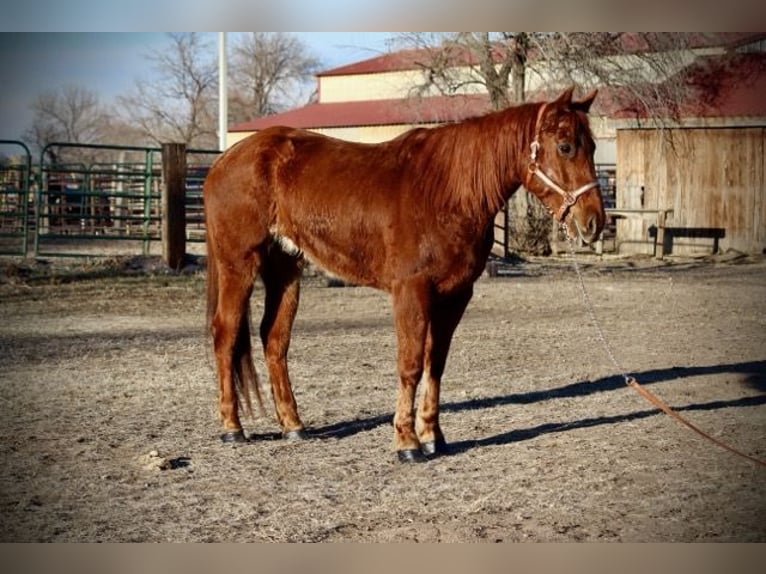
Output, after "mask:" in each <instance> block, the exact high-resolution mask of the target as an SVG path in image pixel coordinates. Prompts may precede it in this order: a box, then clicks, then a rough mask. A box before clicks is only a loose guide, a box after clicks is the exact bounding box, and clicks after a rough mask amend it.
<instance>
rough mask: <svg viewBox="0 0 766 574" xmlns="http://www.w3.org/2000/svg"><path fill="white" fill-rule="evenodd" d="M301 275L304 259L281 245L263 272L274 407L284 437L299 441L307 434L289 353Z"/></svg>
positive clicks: (265, 335) (265, 334) (264, 339)
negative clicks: (290, 372) (283, 249)
mask: <svg viewBox="0 0 766 574" xmlns="http://www.w3.org/2000/svg"><path fill="white" fill-rule="evenodd" d="M301 272H302V261H301V259H300V258H298V257H295V256H293V255H290V254H287V253H285V252H284V251H282V250H281V249H280V248H279V246H278V245H277V244H274V245H272V246H271V248H270V249H269V252H268V254H267V255H266V258H265V260H264V262H263V267H262V269H261V277H262V279H263V284H264V287H265V289H266V301H265V308H264V312H263V320H262V321H261V341H262V342H263V352H264V356H265V358H266V366H267V368H268V370H269V380H270V382H271V391H272V396H273V398H274V407H275V409H276V413H277V418H278V419H279V424H280V425H281V427H282V434H283V436H285V437H286V438H299V439H300V438H306V433H305V431H304V430H303V423H302V422H301V419H300V417H299V416H298V406H297V404H296V402H295V397H294V395H293V390H292V385H291V384H290V376H289V374H288V371H287V351H288V349H289V347H290V336H291V334H292V327H293V321H294V320H295V313H296V312H297V310H298V300H299V297H300V277H301Z"/></svg>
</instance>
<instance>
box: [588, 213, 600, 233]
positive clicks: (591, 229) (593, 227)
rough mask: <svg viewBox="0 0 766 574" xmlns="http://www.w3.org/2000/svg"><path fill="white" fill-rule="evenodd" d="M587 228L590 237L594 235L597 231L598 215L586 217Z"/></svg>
mask: <svg viewBox="0 0 766 574" xmlns="http://www.w3.org/2000/svg"><path fill="white" fill-rule="evenodd" d="M587 229H588V235H590V236H591V237H594V236H595V235H596V233H597V232H598V217H596V216H595V215H591V216H590V217H589V218H588V225H587Z"/></svg>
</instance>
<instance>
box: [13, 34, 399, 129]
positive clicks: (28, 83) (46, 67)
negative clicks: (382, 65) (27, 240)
mask: <svg viewBox="0 0 766 574" xmlns="http://www.w3.org/2000/svg"><path fill="white" fill-rule="evenodd" d="M206 34H207V35H208V36H209V37H210V46H211V50H214V51H215V53H217V38H218V34H217V33H215V32H211V33H206ZM294 34H295V35H296V36H298V37H299V38H301V39H302V40H303V41H304V43H305V44H306V46H307V47H308V49H309V50H310V51H311V52H312V53H313V54H314V55H315V56H316V57H317V58H319V60H320V61H321V62H322V63H323V66H322V67H323V69H329V68H334V67H336V66H340V65H343V64H348V63H351V62H355V61H358V60H362V59H365V58H370V57H373V56H375V55H377V54H379V53H381V52H385V51H386V50H387V48H388V42H387V40H389V39H390V38H391V37H392V36H393V35H394V33H393V32H295V33H294ZM232 40H233V37H232V33H227V44H228V45H229V46H230V45H231V42H232ZM169 43H170V39H169V36H168V35H167V34H166V33H162V32H106V33H101V32H97V33H96V32H94V33H60V32H59V33H8V32H3V33H0V70H2V71H3V72H2V75H1V76H0V78H2V79H0V140H2V139H9V140H17V139H22V140H23V139H24V138H23V134H24V131H25V130H26V129H27V128H28V127H29V126H30V125H31V123H32V117H33V114H32V111H31V109H30V104H31V103H32V101H33V100H34V99H35V97H36V96H38V95H39V94H41V93H43V92H46V91H51V90H57V89H60V88H61V87H63V86H65V85H67V84H74V85H77V86H82V87H85V88H87V89H89V90H91V91H93V92H94V93H96V94H97V95H98V96H99V99H100V100H101V101H102V102H103V103H105V104H110V103H112V102H113V101H114V100H115V99H116V97H117V96H118V95H120V94H124V93H126V92H129V91H130V90H131V89H132V88H133V86H134V85H135V82H136V80H137V79H139V78H141V79H151V74H152V69H151V64H150V62H149V61H148V60H147V55H148V54H150V53H151V52H153V51H156V50H162V49H163V48H164V47H166V46H168V45H169Z"/></svg>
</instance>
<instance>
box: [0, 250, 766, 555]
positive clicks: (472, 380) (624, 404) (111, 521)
mask: <svg viewBox="0 0 766 574" xmlns="http://www.w3.org/2000/svg"><path fill="white" fill-rule="evenodd" d="M118 263H119V264H117V265H115V264H114V262H112V265H111V267H110V266H109V265H104V264H100V265H91V266H89V265H84V264H81V265H80V266H78V267H77V268H67V269H62V268H59V269H50V267H55V265H51V264H48V265H46V264H41V263H37V264H33V263H23V264H17V263H12V262H11V263H9V262H7V261H6V262H5V263H3V265H2V279H0V317H2V319H1V320H0V409H2V416H1V417H0V437H1V438H0V456H1V457H2V466H1V467H0V516H2V525H1V526H0V541H3V542H11V541H58V542H69V541H123V542H124V541H379V542H382V541H466V542H473V541H487V542H492V541H626V542H627V541H632V542H636V541H676V542H680V541H689V542H691V541H739V542H745V541H758V542H766V468H764V467H763V466H758V465H756V464H753V463H752V462H749V461H747V460H744V459H741V458H738V457H736V456H734V455H732V454H730V453H729V452H727V451H725V450H722V449H720V448H718V447H716V446H714V445H712V444H710V443H708V442H706V441H705V440H703V439H701V438H700V437H698V436H697V435H695V434H693V433H692V432H690V431H689V430H688V429H686V428H685V427H682V426H681V425H679V424H678V423H676V422H674V421H673V420H672V419H670V418H669V417H667V416H665V415H663V414H661V413H659V412H658V411H657V410H656V409H655V408H653V407H652V406H651V405H649V404H648V403H647V402H645V400H644V399H643V398H642V397H640V396H639V395H638V394H637V393H635V392H634V391H633V390H632V389H630V388H628V387H626V386H625V385H624V382H623V380H622V378H621V377H620V376H619V373H620V370H621V369H624V370H625V371H627V372H629V373H631V374H634V375H635V376H636V377H637V379H638V380H639V381H640V382H642V383H643V384H644V385H645V386H646V387H647V388H649V389H650V390H651V391H653V392H654V393H656V394H657V395H659V396H660V397H662V398H663V399H664V400H666V401H667V402H668V403H670V404H671V405H673V406H674V407H675V408H677V409H678V410H679V411H680V412H681V413H682V414H683V415H684V416H686V417H688V418H689V419H690V420H692V421H693V422H694V423H695V424H697V425H698V426H700V427H702V428H703V429H705V430H706V431H707V432H709V433H710V434H712V435H714V436H716V437H717V438H720V439H722V440H725V441H727V442H730V443H731V444H732V445H734V446H736V447H737V448H739V449H742V450H744V451H746V452H748V453H750V454H752V455H755V456H758V457H760V458H762V459H763V458H766V406H764V404H765V403H766V262H765V261H764V259H763V258H761V257H729V258H727V257H719V258H714V259H706V260H676V261H672V262H669V263H664V264H658V263H657V262H655V261H653V260H625V259H614V260H608V261H603V262H596V261H595V260H584V261H583V262H582V267H583V270H584V282H585V285H586V288H587V291H588V293H589V295H590V298H591V299H592V301H593V303H594V309H595V319H596V321H597V322H598V325H599V326H600V327H601V329H602V330H603V332H604V335H605V336H606V339H607V340H608V342H609V344H610V345H611V348H612V349H613V352H614V357H615V359H616V361H617V362H618V363H619V364H620V365H621V368H619V369H618V368H617V367H615V365H614V364H613V363H612V361H611V359H610V358H609V356H608V354H607V352H605V350H604V346H603V343H602V341H601V339H600V337H599V335H598V329H597V328H596V325H595V324H594V321H593V316H592V315H591V314H590V313H589V311H588V310H587V307H586V305H585V304H584V302H583V297H582V293H581V290H580V287H579V283H578V280H577V276H576V275H575V274H574V273H573V271H572V269H571V266H570V264H569V263H568V262H567V261H566V259H562V260H547V261H546V260H538V261H532V262H527V263H524V264H520V265H517V266H513V267H508V268H504V269H502V270H501V271H502V273H501V276H500V277H498V278H488V277H484V278H482V279H480V280H479V282H478V283H477V285H476V291H475V293H476V294H475V297H474V300H473V301H472V303H471V305H470V306H469V308H468V311H467V313H466V316H465V318H464V320H463V322H462V323H461V325H460V327H459V329H458V331H457V333H456V336H455V341H454V344H453V350H452V353H451V355H450V360H449V363H448V369H447V374H446V376H445V381H444V385H443V394H442V404H443V415H442V425H443V428H444V431H445V434H446V435H447V440H448V441H449V442H450V446H451V450H450V453H449V454H448V455H446V456H443V457H440V458H437V459H435V460H433V461H430V462H428V463H426V464H421V465H402V464H400V463H398V462H396V458H395V455H394V453H393V451H392V428H391V424H390V423H391V417H392V414H393V406H394V401H395V359H394V357H395V349H396V345H395V340H394V337H393V329H392V320H391V316H390V311H389V306H390V304H389V300H388V298H387V296H386V295H385V294H383V293H380V292H376V291H373V290H369V289H364V288H357V287H340V288H329V287H326V286H325V283H324V282H323V281H321V280H319V279H311V278H309V279H308V280H307V281H305V283H304V287H303V291H302V301H301V309H300V311H299V315H298V320H297V321H296V329H295V335H294V338H293V345H292V347H291V355H290V358H291V373H292V377H293V380H294V386H295V390H296V396H297V400H298V404H299V407H300V409H301V414H302V416H303V419H304V422H305V423H306V424H307V425H308V426H309V428H310V430H311V432H312V436H313V439H312V440H309V441H305V442H286V441H283V440H279V439H278V438H277V435H276V432H277V430H278V429H277V427H276V425H275V423H274V421H273V414H272V413H271V411H269V412H268V416H267V417H262V416H258V417H257V418H256V419H255V420H250V421H247V423H246V424H247V429H246V430H247V432H248V434H251V435H252V437H253V440H252V441H251V442H249V443H247V444H243V445H238V446H229V445H223V444H221V443H220V442H219V440H218V438H217V436H218V432H219V429H218V421H217V415H216V393H217V391H216V385H215V381H214V373H213V365H212V357H211V351H210V348H209V345H208V341H207V339H206V337H205V334H204V327H203V315H204V309H203V289H204V274H203V273H202V272H199V271H197V272H193V271H194V269H192V270H190V271H192V272H189V273H185V274H179V275H176V274H167V273H163V272H162V270H161V269H159V268H153V269H147V268H146V265H145V264H144V263H141V262H138V263H136V262H135V261H133V262H130V261H127V262H125V261H122V262H118ZM260 295H261V292H260V290H256V293H255V295H254V298H253V303H252V304H253V310H254V314H255V315H256V316H257V315H258V313H259V310H260V309H262V301H261V297H260ZM259 370H260V372H261V374H262V375H263V372H264V370H263V368H262V366H260V365H259ZM262 382H263V383H264V384H266V381H265V380H264V381H262Z"/></svg>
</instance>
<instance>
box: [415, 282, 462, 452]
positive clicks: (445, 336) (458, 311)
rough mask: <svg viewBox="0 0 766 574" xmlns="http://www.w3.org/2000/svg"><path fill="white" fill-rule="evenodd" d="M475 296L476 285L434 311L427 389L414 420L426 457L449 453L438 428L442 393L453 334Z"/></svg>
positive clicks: (440, 303)
mask: <svg viewBox="0 0 766 574" xmlns="http://www.w3.org/2000/svg"><path fill="white" fill-rule="evenodd" d="M472 294H473V286H471V287H469V288H468V289H466V290H465V291H461V292H460V293H458V294H456V295H453V296H451V297H450V298H448V299H444V300H440V301H438V302H435V303H434V305H433V309H432V311H431V322H430V324H429V328H428V336H427V338H426V350H425V360H424V364H425V373H424V384H425V388H424V389H423V395H422V397H421V400H420V406H419V407H418V412H417V419H416V421H415V428H416V430H417V433H418V439H419V440H420V444H421V450H422V451H423V453H424V454H425V455H426V456H433V455H437V454H440V453H442V452H444V451H445V450H446V446H447V445H446V441H445V440H444V434H443V433H442V430H441V427H440V425H439V390H440V386H441V378H442V375H443V374H444V367H445V365H446V363H447V354H448V353H449V348H450V343H451V341H452V335H453V334H454V333H455V329H456V328H457V325H458V323H459V322H460V319H461V318H462V317H463V312H464V311H465V308H466V306H467V305H468V302H469V301H470V300H471V296H472Z"/></svg>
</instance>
